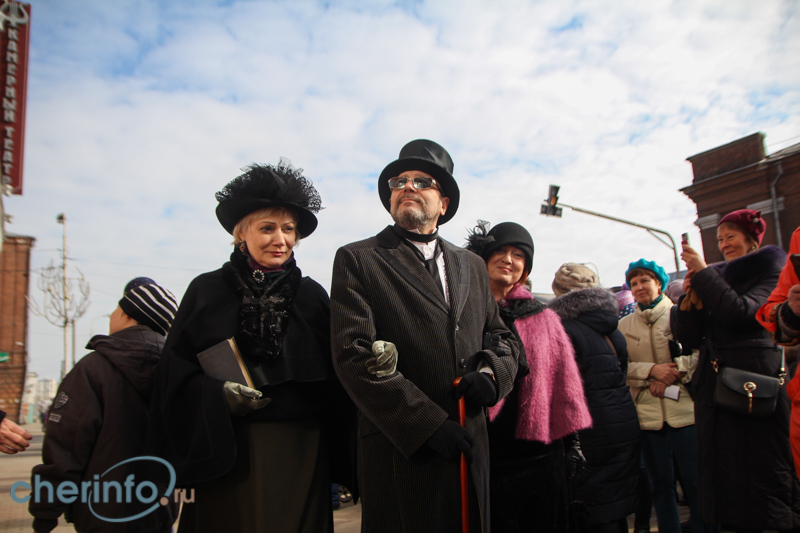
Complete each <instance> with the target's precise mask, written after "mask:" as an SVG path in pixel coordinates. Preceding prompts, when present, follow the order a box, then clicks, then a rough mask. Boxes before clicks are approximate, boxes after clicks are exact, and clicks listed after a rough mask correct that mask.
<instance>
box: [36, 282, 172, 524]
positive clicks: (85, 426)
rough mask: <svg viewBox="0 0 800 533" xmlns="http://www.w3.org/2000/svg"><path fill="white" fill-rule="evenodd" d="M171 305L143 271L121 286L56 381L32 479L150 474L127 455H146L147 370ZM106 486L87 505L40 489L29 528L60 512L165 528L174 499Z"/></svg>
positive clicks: (69, 482) (116, 479)
mask: <svg viewBox="0 0 800 533" xmlns="http://www.w3.org/2000/svg"><path fill="white" fill-rule="evenodd" d="M177 310H178V305H177V301H176V300H175V297H174V296H173V295H172V293H171V292H169V291H168V290H166V289H164V288H163V287H161V286H159V285H158V284H157V283H156V282H155V281H153V280H152V279H150V278H135V279H133V280H131V281H130V282H129V283H128V284H127V285H126V286H125V292H124V294H123V296H122V299H121V300H120V301H119V305H118V306H117V308H116V309H115V310H114V312H113V313H111V324H110V327H109V332H108V335H95V336H94V337H92V339H91V340H90V341H89V344H88V345H87V346H86V347H87V348H88V349H90V350H93V351H92V352H91V353H89V354H87V355H85V356H84V357H83V358H81V360H80V361H78V363H77V364H76V365H75V367H74V368H73V369H72V370H71V371H70V372H69V373H68V374H67V375H66V376H65V377H64V380H63V381H62V382H61V385H60V386H59V388H58V394H57V395H56V397H55V399H54V400H53V405H52V407H51V408H50V412H49V414H48V418H47V425H46V428H47V438H46V439H45V440H44V445H43V448H42V463H43V464H40V465H38V466H35V467H34V468H33V472H32V476H31V477H32V480H31V485H32V486H35V484H36V483H38V484H39V485H42V486H44V487H45V488H47V487H48V486H52V487H53V489H52V490H53V491H56V492H54V494H56V495H61V494H62V489H59V487H66V489H68V490H72V489H71V487H73V486H74V487H84V486H87V485H88V486H89V487H90V488H91V487H92V483H94V484H95V489H94V490H98V489H97V488H96V487H97V486H99V485H98V483H100V482H101V481H102V482H109V483H111V485H109V486H111V487H112V488H113V487H116V486H117V484H118V485H119V486H120V487H125V486H127V485H125V483H126V482H127V483H128V484H130V483H133V482H134V481H135V482H136V483H144V482H146V481H149V480H147V479H144V478H142V477H141V475H142V472H141V471H139V470H137V469H136V465H137V463H139V462H141V461H142V460H143V459H137V460H134V461H130V460H132V459H135V458H142V457H143V456H147V454H146V453H145V445H144V439H145V430H146V427H147V419H148V414H149V410H150V391H151V388H152V382H153V376H154V373H155V370H156V367H157V365H158V361H159V357H160V355H161V349H162V348H163V346H164V340H165V339H164V337H165V335H166V334H167V332H168V331H169V328H170V326H171V325H172V321H173V319H174V318H175V313H176V311H177ZM145 459H146V458H145ZM48 483H49V485H47V484H48ZM81 490H83V489H81ZM113 492H114V491H111V493H112V496H111V497H110V499H109V497H108V494H107V493H104V494H106V496H104V498H103V499H102V501H99V500H98V499H97V498H96V497H95V498H92V499H91V500H92V503H91V507H90V505H89V501H88V498H83V499H81V498H62V497H61V496H59V497H57V498H53V497H52V495H48V493H47V492H46V490H40V491H39V494H38V495H36V494H34V495H33V497H31V499H30V500H29V503H28V509H29V511H30V513H31V514H32V515H33V517H34V520H33V530H34V531H36V532H39V533H47V532H49V531H51V530H52V529H54V528H55V527H56V526H57V524H58V519H59V517H60V516H61V515H62V514H65V515H66V516H67V517H68V519H69V521H71V522H72V523H73V524H74V525H75V530H76V531H78V532H80V533H82V532H87V531H116V530H117V527H115V526H117V525H118V524H116V522H129V523H128V525H127V528H125V529H124V530H125V531H150V532H153V533H169V531H170V530H171V528H172V523H173V522H174V518H175V514H174V511H175V506H174V505H172V504H171V505H163V506H158V505H156V506H152V505H146V504H145V503H144V502H142V501H141V500H139V499H136V498H132V499H128V498H127V497H126V498H125V499H124V500H123V499H120V498H117V497H115V495H114V494H113ZM130 492H131V490H130V489H129V493H130ZM154 497H155V496H154ZM172 503H174V502H172ZM148 509H149V510H148ZM120 531H122V529H120Z"/></svg>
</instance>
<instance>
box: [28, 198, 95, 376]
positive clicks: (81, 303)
mask: <svg viewBox="0 0 800 533" xmlns="http://www.w3.org/2000/svg"><path fill="white" fill-rule="evenodd" d="M56 222H58V223H59V224H61V225H62V226H63V231H62V236H61V264H60V265H59V266H58V267H56V266H54V265H53V264H52V262H51V263H50V266H48V267H46V268H44V269H43V270H42V273H41V275H40V277H39V280H38V282H37V286H38V287H39V290H41V291H42V294H43V298H42V307H41V309H40V308H39V307H38V306H37V305H36V302H34V301H33V300H32V299H30V298H29V299H28V304H29V305H30V309H31V311H32V312H33V313H35V314H37V315H39V316H41V317H44V318H46V319H47V321H48V322H50V323H51V324H53V325H54V326H58V327H60V328H63V329H64V361H63V364H62V367H61V379H64V376H66V375H67V372H69V370H70V368H72V366H74V365H75V322H76V321H77V320H78V319H79V318H80V317H82V316H83V314H84V313H85V312H86V310H87V309H88V308H89V283H88V282H87V281H86V279H85V278H84V277H83V274H81V271H80V270H78V275H79V277H78V278H69V277H67V217H66V216H65V215H64V213H59V215H58V216H57V217H56ZM74 282H77V289H78V293H79V294H78V295H77V296H73V294H72V292H73V291H72V287H73V283H74ZM70 327H71V328H72V360H71V363H72V364H71V365H70V358H69V333H70V332H69V331H68V329H67V328H70Z"/></svg>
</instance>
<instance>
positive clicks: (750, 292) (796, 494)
mask: <svg viewBox="0 0 800 533" xmlns="http://www.w3.org/2000/svg"><path fill="white" fill-rule="evenodd" d="M785 261H786V253H785V252H784V251H783V250H781V249H780V248H778V247H776V246H765V247H764V248H762V249H760V250H758V251H757V252H753V253H750V254H747V255H745V256H742V257H740V258H738V259H734V260H733V261H730V262H729V263H719V264H716V265H711V266H709V267H707V268H704V269H703V270H701V271H699V272H697V273H696V274H695V276H694V278H692V288H693V289H694V290H695V291H697V295H698V296H700V299H701V300H702V301H703V309H702V310H700V311H697V310H694V311H678V312H677V313H676V320H675V328H674V334H675V336H676V337H677V339H678V340H679V341H680V342H681V344H683V345H684V347H688V348H700V359H699V361H698V364H697V370H696V371H695V373H694V377H693V378H692V391H693V392H692V395H693V398H694V410H695V431H696V433H697V470H698V504H699V506H700V518H701V519H702V520H703V521H704V522H706V523H708V524H721V525H724V526H731V527H737V528H745V529H759V530H760V529H777V530H789V529H794V528H798V527H800V485H798V480H797V476H796V473H795V469H794V468H793V466H792V464H793V463H792V456H791V451H790V448H789V408H790V404H789V399H788V397H787V395H786V388H785V387H782V388H781V390H780V393H779V396H778V405H777V408H776V409H775V412H774V413H773V415H772V416H771V417H769V418H750V417H747V416H744V415H739V414H735V413H731V412H728V411H725V410H723V409H717V407H716V406H715V405H714V387H715V386H716V382H717V374H716V373H715V372H714V368H713V364H712V360H713V359H714V358H717V359H718V360H719V366H720V367H722V366H729V367H731V368H739V369H742V370H748V371H750V372H756V373H759V374H765V375H768V376H777V375H778V372H779V367H780V362H781V355H780V352H779V351H778V349H777V348H776V347H775V344H774V343H773V342H772V339H770V336H769V332H768V331H767V330H765V329H764V328H762V327H761V325H760V324H759V323H758V322H756V319H755V316H756V311H758V309H759V307H761V306H762V305H763V304H764V302H766V301H767V298H768V297H769V295H770V293H771V292H772V289H774V288H775V285H776V284H777V283H778V277H779V276H780V272H781V268H782V266H783V264H784V262H785Z"/></svg>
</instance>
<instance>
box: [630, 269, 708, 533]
mask: <svg viewBox="0 0 800 533" xmlns="http://www.w3.org/2000/svg"><path fill="white" fill-rule="evenodd" d="M625 279H626V281H627V282H628V285H629V286H630V288H631V292H632V293H633V297H634V299H635V300H636V310H635V311H634V312H633V314H630V315H627V316H625V317H623V318H622V319H621V320H620V321H619V330H620V331H621V332H622V333H623V334H624V335H625V340H626V341H627V342H628V359H629V363H628V385H629V386H630V387H631V394H632V395H633V400H634V403H635V404H636V411H637V413H638V414H639V424H640V425H641V428H642V455H643V457H644V463H645V468H646V470H647V475H648V478H649V479H650V490H651V492H652V495H653V505H654V507H655V510H656V518H657V519H658V530H659V531H660V532H662V533H680V531H681V523H680V517H679V515H678V502H677V500H676V498H675V473H674V472H673V464H675V463H677V465H678V469H679V471H680V475H681V486H682V487H683V490H684V492H685V495H686V499H687V500H688V501H689V507H690V508H691V511H692V513H691V527H692V532H693V533H702V532H705V531H706V526H705V525H704V524H703V523H702V522H701V521H700V518H699V515H698V513H697V454H696V450H695V434H694V403H693V402H692V399H691V398H690V397H689V392H688V390H687V389H686V387H685V386H684V385H683V383H681V377H682V373H681V370H687V368H685V365H684V363H685V360H684V359H680V360H678V362H679V363H680V365H681V367H680V368H679V365H678V364H677V363H676V362H673V359H672V357H673V355H676V356H677V355H679V354H673V353H671V350H670V341H671V340H672V331H671V328H670V310H671V309H672V306H673V305H674V304H673V303H672V301H671V300H670V299H669V298H668V297H666V296H665V295H664V289H665V288H666V286H667V283H669V277H668V276H667V273H666V272H665V271H664V269H663V268H661V267H660V266H659V265H657V264H656V263H655V262H653V261H646V260H645V259H639V260H638V261H634V262H633V263H631V264H630V266H629V267H628V270H627V272H625ZM687 359H688V358H687Z"/></svg>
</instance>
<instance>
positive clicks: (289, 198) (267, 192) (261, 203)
mask: <svg viewBox="0 0 800 533" xmlns="http://www.w3.org/2000/svg"><path fill="white" fill-rule="evenodd" d="M242 170H245V171H246V172H245V173H244V174H242V175H241V176H239V177H237V178H236V179H234V180H233V181H231V182H230V183H228V184H227V185H225V187H223V189H222V190H221V191H219V192H218V193H217V194H216V195H215V196H216V198H217V201H218V202H219V205H217V219H218V220H219V223H220V224H222V227H223V228H225V230H226V231H227V232H228V233H230V234H231V235H233V229H234V228H235V227H236V224H238V223H239V221H240V220H242V219H243V218H244V217H245V216H247V215H249V214H250V213H252V212H253V211H258V210H259V209H263V208H265V207H273V206H280V207H286V208H288V209H291V210H292V211H294V212H295V213H297V232H298V233H299V234H300V236H302V237H308V236H309V235H311V234H312V233H313V232H314V230H315V229H317V217H316V216H314V213H319V210H320V209H322V206H321V204H322V200H321V199H320V197H319V193H318V192H317V190H316V189H315V188H314V186H313V185H312V184H311V182H310V181H309V180H308V179H306V178H305V177H304V176H303V175H302V172H303V170H302V169H295V168H293V167H292V166H291V165H286V164H284V163H283V161H281V163H279V164H278V166H272V165H258V164H252V165H250V166H249V167H245V168H243V169H242Z"/></svg>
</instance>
